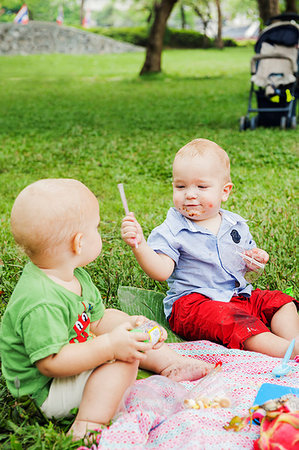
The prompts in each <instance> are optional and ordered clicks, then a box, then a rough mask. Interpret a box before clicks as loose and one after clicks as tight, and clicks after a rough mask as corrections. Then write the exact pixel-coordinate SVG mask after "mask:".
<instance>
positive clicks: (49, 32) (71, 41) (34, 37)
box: [0, 21, 144, 55]
mask: <svg viewBox="0 0 299 450" xmlns="http://www.w3.org/2000/svg"><path fill="white" fill-rule="evenodd" d="M138 51H144V48H142V47H138V46H136V45H133V44H129V43H126V42H119V41H116V40H114V39H111V38H108V37H105V36H100V35H98V34H95V33H91V32H88V31H83V30H79V29H76V28H73V27H67V26H62V25H58V24H56V23H51V22H37V21H30V22H29V23H28V24H26V25H22V24H15V23H0V55H32V54H41V53H65V54H72V55H78V54H100V53H125V52H138Z"/></svg>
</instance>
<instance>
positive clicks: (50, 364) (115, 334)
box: [36, 322, 152, 377]
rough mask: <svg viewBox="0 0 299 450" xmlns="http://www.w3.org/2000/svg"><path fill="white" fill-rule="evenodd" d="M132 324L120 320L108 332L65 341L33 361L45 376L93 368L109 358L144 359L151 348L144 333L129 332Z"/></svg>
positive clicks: (58, 375) (74, 373) (69, 374)
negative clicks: (120, 322) (118, 323)
mask: <svg viewBox="0 0 299 450" xmlns="http://www.w3.org/2000/svg"><path fill="white" fill-rule="evenodd" d="M132 328H133V327H132V324H131V323H130V322H125V323H122V324H121V325H119V326H117V327H116V328H115V329H114V330H112V331H111V332H110V333H105V334H103V335H101V336H97V337H95V338H94V339H91V340H89V341H86V342H82V343H77V344H66V345H65V346H64V347H62V349H61V350H60V351H59V352H58V353H56V354H53V355H50V356H47V357H46V358H43V359H41V360H39V361H37V362H36V366H37V368H38V370H39V371H40V372H41V373H42V374H43V375H46V376H47V377H67V376H72V375H77V374H79V373H81V372H84V371H86V370H90V369H94V368H95V367H98V366H100V365H101V364H104V363H106V362H107V361H109V360H113V359H118V360H121V361H126V362H133V361H135V360H139V361H141V360H144V359H145V358H146V353H145V352H147V351H148V350H150V349H151V348H152V345H151V344H150V343H145V342H144V341H145V340H146V339H147V338H148V335H147V333H130V331H129V330H131V329H132Z"/></svg>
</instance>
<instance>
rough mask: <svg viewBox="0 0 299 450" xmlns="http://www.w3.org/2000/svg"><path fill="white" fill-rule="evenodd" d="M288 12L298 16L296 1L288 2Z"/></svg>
mask: <svg viewBox="0 0 299 450" xmlns="http://www.w3.org/2000/svg"><path fill="white" fill-rule="evenodd" d="M286 12H288V13H295V14H297V5H296V0H286Z"/></svg>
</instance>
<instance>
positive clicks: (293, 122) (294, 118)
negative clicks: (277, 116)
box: [290, 116, 297, 130]
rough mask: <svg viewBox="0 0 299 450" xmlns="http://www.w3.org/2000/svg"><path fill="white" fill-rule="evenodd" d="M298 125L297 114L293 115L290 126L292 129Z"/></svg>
mask: <svg viewBox="0 0 299 450" xmlns="http://www.w3.org/2000/svg"><path fill="white" fill-rule="evenodd" d="M296 126H297V119H296V116H292V117H291V120H290V128H292V130H295V128H296Z"/></svg>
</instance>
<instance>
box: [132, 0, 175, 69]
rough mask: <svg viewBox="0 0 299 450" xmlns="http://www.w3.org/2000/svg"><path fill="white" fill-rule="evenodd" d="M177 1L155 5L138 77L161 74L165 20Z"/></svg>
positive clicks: (164, 0) (163, 0)
mask: <svg viewBox="0 0 299 450" xmlns="http://www.w3.org/2000/svg"><path fill="white" fill-rule="evenodd" d="M176 2H177V0H161V1H159V2H156V3H155V9H154V14H155V18H154V22H153V25H152V28H151V30H150V34H149V38H148V44H147V49H146V57H145V62H144V64H143V67H142V69H141V71H140V75H143V74H144V73H149V72H161V54H162V48H163V38H164V34H165V29H166V23H167V19H168V17H169V16H170V13H171V11H172V9H173V7H174V5H175V3H176Z"/></svg>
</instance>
